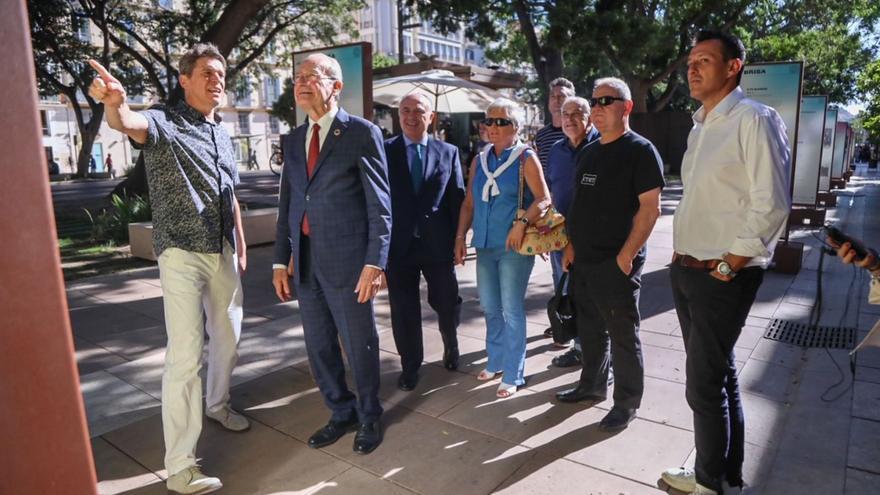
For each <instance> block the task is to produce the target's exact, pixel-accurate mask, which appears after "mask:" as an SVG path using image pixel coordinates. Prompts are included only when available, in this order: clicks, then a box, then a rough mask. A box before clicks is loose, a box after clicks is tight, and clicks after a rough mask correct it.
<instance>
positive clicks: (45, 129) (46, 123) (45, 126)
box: [40, 110, 52, 161]
mask: <svg viewBox="0 0 880 495" xmlns="http://www.w3.org/2000/svg"><path fill="white" fill-rule="evenodd" d="M40 122H41V123H42V124H43V135H44V136H51V135H52V132H51V130H50V128H49V115H48V112H46V111H45V110H40ZM49 161H52V160H49Z"/></svg>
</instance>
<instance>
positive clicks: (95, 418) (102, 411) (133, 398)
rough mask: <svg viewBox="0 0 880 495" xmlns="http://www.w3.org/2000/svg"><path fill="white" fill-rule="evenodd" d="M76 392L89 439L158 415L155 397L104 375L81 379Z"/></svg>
mask: <svg viewBox="0 0 880 495" xmlns="http://www.w3.org/2000/svg"><path fill="white" fill-rule="evenodd" d="M80 390H82V394H83V402H84V403H85V408H86V420H87V421H88V425H89V434H90V435H91V436H92V437H96V436H98V435H102V434H104V433H106V432H108V431H112V430H115V429H117V428H119V427H122V426H124V425H127V424H129V423H132V422H134V421H138V420H140V419H142V418H145V417H147V416H152V415H155V414H158V413H159V412H160V407H161V404H160V403H159V401H158V400H156V398H155V397H150V396H149V395H147V394H146V393H144V392H143V391H141V390H138V389H137V388H136V387H134V386H132V385H130V384H128V383H126V382H124V381H123V380H120V379H119V378H117V377H115V376H113V375H111V374H110V373H107V372H106V371H98V372H95V373H90V374H88V375H83V376H81V377H80Z"/></svg>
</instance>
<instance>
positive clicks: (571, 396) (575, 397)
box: [556, 387, 605, 402]
mask: <svg viewBox="0 0 880 495" xmlns="http://www.w3.org/2000/svg"><path fill="white" fill-rule="evenodd" d="M556 399H557V400H559V401H560V402H580V401H591V402H602V401H603V400H605V396H604V395H599V394H594V393H592V392H587V391H586V390H583V389H581V388H580V387H575V388H570V389H568V390H563V391H562V392H556Z"/></svg>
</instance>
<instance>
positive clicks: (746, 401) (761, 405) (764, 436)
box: [741, 391, 790, 493]
mask: <svg viewBox="0 0 880 495" xmlns="http://www.w3.org/2000/svg"><path fill="white" fill-rule="evenodd" d="M741 396H742V402H743V409H744V414H745V418H746V419H745V421H746V442H749V443H753V444H755V445H757V446H759V447H764V448H767V449H770V450H775V449H776V448H777V447H778V445H779V440H780V436H781V433H782V428H783V426H784V422H785V417H786V415H787V414H788V413H789V410H790V406H789V405H787V404H784V403H782V402H778V401H775V400H771V399H767V398H764V397H761V396H758V395H755V394H750V393H748V392H745V391H742V392H741ZM768 493H773V492H768Z"/></svg>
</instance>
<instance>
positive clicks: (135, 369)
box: [107, 346, 257, 399]
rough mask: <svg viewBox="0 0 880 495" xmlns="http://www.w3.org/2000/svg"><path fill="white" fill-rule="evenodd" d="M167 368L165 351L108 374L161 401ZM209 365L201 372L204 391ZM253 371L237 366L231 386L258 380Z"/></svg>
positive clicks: (115, 368) (149, 355)
mask: <svg viewBox="0 0 880 495" xmlns="http://www.w3.org/2000/svg"><path fill="white" fill-rule="evenodd" d="M206 356H207V346H205V351H204V352H203V353H202V363H206V361H205V359H206ZM164 367H165V349H164V348H163V349H161V350H158V351H156V352H153V353H150V354H147V355H145V356H144V357H142V358H140V359H136V360H134V361H129V362H127V363H125V364H120V365H119V366H114V367H112V368H108V369H107V372H108V373H110V374H112V375H113V376H115V377H117V378H119V379H120V380H122V381H124V382H126V383H129V384H131V385H132V386H134V387H136V388H137V389H139V390H141V391H143V392H145V393H147V394H149V395H151V396H153V397H154V398H156V399H159V398H160V397H161V396H162V371H163V370H164ZM206 368H207V365H205V364H203V366H202V369H201V370H200V371H199V376H201V378H202V390H203V391H204V389H205V387H204V380H205V373H206ZM256 376H257V375H255V373H254V371H253V370H250V369H248V368H247V367H246V366H236V367H235V369H234V370H233V371H232V381H231V385H232V386H235V385H238V384H240V383H244V382H246V381H248V380H252V379H254V378H256Z"/></svg>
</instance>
